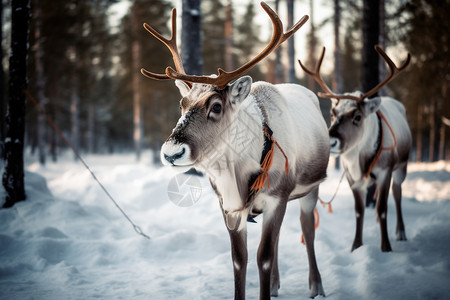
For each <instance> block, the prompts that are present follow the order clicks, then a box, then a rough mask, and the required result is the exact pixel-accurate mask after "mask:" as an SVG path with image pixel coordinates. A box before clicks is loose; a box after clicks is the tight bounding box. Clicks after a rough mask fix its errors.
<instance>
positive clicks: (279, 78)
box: [274, 0, 292, 83]
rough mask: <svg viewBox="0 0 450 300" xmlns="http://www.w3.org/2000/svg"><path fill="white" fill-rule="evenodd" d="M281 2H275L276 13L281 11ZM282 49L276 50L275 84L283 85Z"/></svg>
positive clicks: (276, 0)
mask: <svg viewBox="0 0 450 300" xmlns="http://www.w3.org/2000/svg"><path fill="white" fill-rule="evenodd" d="M279 6H280V0H275V11H276V12H277V13H278V12H279V11H280V9H279ZM291 38H292V37H291ZM281 49H282V48H281V47H278V48H277V49H276V50H275V80H276V81H275V82H274V83H281V82H283V81H284V80H283V79H284V76H283V64H282V63H281Z"/></svg>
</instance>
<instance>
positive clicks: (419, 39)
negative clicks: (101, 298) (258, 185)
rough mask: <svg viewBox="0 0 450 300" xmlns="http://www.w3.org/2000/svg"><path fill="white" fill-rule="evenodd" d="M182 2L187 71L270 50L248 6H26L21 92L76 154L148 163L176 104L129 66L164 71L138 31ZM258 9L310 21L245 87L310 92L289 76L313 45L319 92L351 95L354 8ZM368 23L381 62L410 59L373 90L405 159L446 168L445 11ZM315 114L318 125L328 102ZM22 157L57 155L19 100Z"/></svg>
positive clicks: (394, 10)
mask: <svg viewBox="0 0 450 300" xmlns="http://www.w3.org/2000/svg"><path fill="white" fill-rule="evenodd" d="M1 1H2V11H1V15H2V24H1V26H0V27H1V29H2V30H1V33H2V35H1V38H0V40H1V42H2V44H1V46H2V47H1V49H2V52H1V54H2V57H1V58H0V60H1V62H2V64H1V66H2V68H1V74H0V85H1V86H0V91H1V92H0V97H1V98H0V101H1V102H0V124H1V130H0V135H1V136H0V137H1V139H0V140H1V141H3V140H4V138H5V114H6V109H7V99H8V80H9V78H8V74H9V69H8V58H9V55H10V48H9V45H10V31H11V26H10V18H11V11H10V0H1ZM189 2H191V3H192V2H197V5H199V9H192V8H190V9H189V10H188V12H189V13H190V14H191V15H194V16H195V17H196V18H198V19H199V20H200V24H201V26H200V27H199V28H200V29H199V30H200V33H201V34H200V36H201V38H202V39H201V49H200V50H201V53H203V55H202V56H201V57H195V58H194V59H193V60H196V61H197V63H198V64H199V65H200V66H201V71H200V73H202V74H212V73H216V71H217V68H218V67H223V68H225V69H226V70H227V69H230V68H231V69H234V68H237V67H238V66H240V65H242V64H244V63H245V62H246V61H248V60H250V59H251V58H252V57H253V56H255V55H256V54H257V53H258V52H259V51H260V50H261V49H262V48H263V47H264V46H265V45H266V44H267V43H268V41H269V40H270V37H271V33H272V31H271V30H272V29H271V24H270V21H269V18H268V17H267V15H265V13H264V11H263V10H262V9H261V8H260V6H259V1H254V0H246V1H234V0H213V1H199V0H183V1H181V0H180V1H176V0H175V1H169V0H164V1H163V0H135V1H131V0H130V1H126V0H121V1H119V0H90V1H88V0H67V1H52V0H38V1H34V0H33V1H31V8H30V11H31V20H30V26H29V55H28V68H27V73H28V90H29V92H30V93H31V95H34V97H35V98H36V99H37V100H38V102H39V103H40V105H41V106H42V107H44V108H45V110H46V111H47V112H48V113H49V115H50V117H51V119H52V120H53V121H54V122H55V123H56V124H57V126H59V127H60V128H61V130H62V131H63V133H64V134H65V135H66V136H67V137H69V139H70V141H71V143H72V144H73V145H74V146H75V148H76V149H78V150H79V151H80V152H81V153H105V154H108V153H114V152H126V151H135V152H136V157H137V159H139V158H140V153H141V151H142V149H148V148H150V149H154V150H156V151H155V153H157V151H158V150H159V148H160V146H161V144H162V142H163V141H164V139H165V137H167V136H168V135H169V134H170V132H171V130H172V128H173V126H174V124H176V121H177V119H178V118H179V115H180V114H179V103H178V100H179V98H180V96H179V93H178V89H176V88H175V87H174V84H173V82H172V81H154V80H150V79H147V78H145V77H143V76H142V75H141V74H140V72H139V70H140V68H141V67H145V68H146V69H148V70H151V71H154V72H163V70H164V68H165V67H166V66H169V65H173V62H172V58H171V55H170V53H169V51H168V50H167V48H166V47H165V46H163V45H162V44H161V43H160V42H159V41H157V40H156V39H155V38H153V37H152V36H151V35H150V34H149V33H148V32H146V31H145V29H144V28H143V27H142V24H143V23H144V22H146V23H148V24H150V25H151V26H152V27H154V28H156V29H157V30H158V31H159V32H161V33H162V34H163V35H165V36H170V11H171V8H172V7H177V10H178V16H179V18H181V16H182V13H183V10H184V11H186V7H187V5H188V4H189ZM268 4H269V5H271V6H272V7H273V8H274V9H275V11H277V12H279V14H280V17H281V19H282V20H283V23H284V24H285V26H286V24H287V22H285V20H287V17H286V18H285V16H286V15H289V11H291V15H294V18H295V20H298V19H299V18H300V17H301V16H302V15H303V14H308V15H310V20H309V21H308V23H307V24H306V25H305V26H304V27H303V28H301V29H300V31H301V32H302V34H296V35H295V43H293V44H294V46H295V51H294V52H291V51H289V50H288V48H289V46H288V43H285V45H282V47H281V50H280V51H278V52H277V53H276V54H272V55H271V56H269V58H268V59H266V60H264V61H263V62H262V63H260V64H259V65H257V66H256V67H255V68H254V69H253V70H251V71H250V72H249V74H250V75H251V76H252V77H253V80H254V81H256V80H265V81H269V82H272V83H277V82H295V83H299V84H302V85H305V86H307V87H308V88H310V89H311V90H313V91H315V92H318V91H320V88H319V87H318V86H316V85H315V83H314V82H313V81H312V80H311V79H309V78H307V76H306V74H305V73H303V72H302V71H301V70H300V67H299V66H298V64H297V61H296V59H298V58H301V59H302V61H306V64H307V65H309V66H313V65H314V64H315V60H316V59H317V57H318V56H319V54H320V51H321V46H322V45H327V46H328V48H327V50H328V51H327V54H326V57H325V59H324V60H325V62H324V64H325V66H324V68H323V71H322V73H323V77H324V78H325V79H326V81H327V82H328V83H329V85H330V86H332V87H333V90H334V91H338V92H351V91H353V90H356V89H359V90H361V89H362V87H361V86H362V84H361V79H360V77H361V69H362V63H361V51H362V47H363V37H362V27H363V25H364V24H363V18H362V15H363V13H362V10H363V1H362V0H320V1H312V0H302V1H300V0H296V1H294V0H289V1H288V0H287V1H284V0H278V1H268ZM304 8H305V10H304ZM292 11H294V12H295V13H293V12H292ZM379 12H380V19H379V20H380V21H379V22H380V35H379V41H380V44H382V45H383V47H384V48H385V49H386V52H387V53H388V54H389V55H390V56H391V57H393V59H394V61H395V62H396V63H397V65H399V64H400V63H401V62H402V60H403V59H404V58H405V57H406V52H409V53H411V55H412V61H411V64H410V66H409V67H408V69H407V70H406V71H405V72H404V74H402V75H401V76H399V77H398V78H396V79H395V80H394V81H393V82H392V83H390V84H389V85H388V86H387V87H386V88H384V89H383V91H382V94H385V95H390V96H393V97H394V98H397V99H398V100H400V101H402V102H403V104H404V105H405V106H406V108H407V117H408V121H409V124H410V127H411V130H412V132H413V138H414V145H413V148H414V149H413V152H412V154H411V156H410V159H411V160H412V161H435V160H439V159H449V157H450V147H449V146H448V145H449V140H450V134H449V132H448V131H449V127H448V125H449V121H448V118H449V117H450V109H449V108H450V104H449V101H448V99H447V98H448V93H449V92H448V88H449V86H450V72H449V70H450V53H449V51H450V50H449V49H450V40H449V35H450V24H449V23H450V22H449V20H448V16H449V15H450V1H448V0H442V1H438V0H437V1H425V0H408V1H407V0H395V1H394V0H392V1H388V0H380V11H379ZM178 24H179V27H178V35H179V41H178V44H179V48H180V51H181V52H182V55H183V49H184V48H187V47H188V45H184V44H182V41H181V37H182V35H184V34H192V32H189V29H187V28H182V27H183V26H182V22H181V20H178ZM230 28H232V29H231V30H230ZM183 41H184V40H183ZM293 61H294V63H292V62H293ZM336 62H338V63H339V64H336ZM185 63H186V59H185ZM383 68H384V71H383ZM380 70H381V71H380V78H384V77H385V76H386V71H385V66H384V64H383V63H382V62H381V63H380ZM380 81H381V79H380ZM321 105H322V107H323V114H324V117H325V119H326V120H327V122H329V113H328V110H329V100H324V101H321ZM446 124H447V125H446ZM25 146H26V147H25V149H27V151H30V152H31V153H32V154H34V153H36V152H37V153H38V155H39V158H40V161H41V163H43V164H44V163H45V162H46V160H48V159H52V160H53V161H57V159H58V156H59V155H60V154H61V153H62V152H63V151H64V150H65V149H67V146H66V145H65V144H64V143H63V141H62V140H61V139H60V138H59V137H58V136H57V133H56V132H55V131H54V130H53V129H51V128H50V127H49V125H48V124H47V123H46V120H45V119H44V118H43V117H42V115H40V114H39V112H38V110H37V109H36V108H35V107H34V106H33V104H32V102H31V101H27V104H26V130H25ZM155 160H158V155H155Z"/></svg>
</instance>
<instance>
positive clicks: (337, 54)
mask: <svg viewBox="0 0 450 300" xmlns="http://www.w3.org/2000/svg"><path fill="white" fill-rule="evenodd" d="M340 23H341V9H340V7H339V0H334V20H333V25H334V48H333V54H334V72H333V81H332V83H331V86H332V89H333V91H334V92H336V93H340V92H341V91H342V83H341V82H342V80H341V46H340V41H339V39H340V33H339V27H340Z"/></svg>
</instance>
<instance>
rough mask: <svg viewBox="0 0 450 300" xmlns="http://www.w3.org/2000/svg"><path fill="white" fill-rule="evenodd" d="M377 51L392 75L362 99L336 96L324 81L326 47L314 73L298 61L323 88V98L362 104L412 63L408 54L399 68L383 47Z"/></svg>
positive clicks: (320, 94)
mask: <svg viewBox="0 0 450 300" xmlns="http://www.w3.org/2000/svg"><path fill="white" fill-rule="evenodd" d="M375 50H376V51H377V52H378V54H380V55H381V57H382V58H383V60H384V61H385V62H386V64H387V65H388V66H389V70H390V73H389V75H388V76H387V77H386V79H384V80H383V81H382V82H380V83H379V84H377V85H376V86H375V87H373V88H372V89H371V90H369V91H368V92H365V93H364V94H362V95H361V96H360V97H356V96H352V95H345V94H336V93H334V92H332V91H331V90H330V89H329V88H328V87H327V85H326V84H325V82H324V81H323V79H322V77H321V76H320V66H321V64H322V59H323V56H324V54H325V47H323V48H322V54H321V56H320V58H319V60H318V62H317V64H316V69H315V71H314V72H312V71H311V70H309V69H307V68H306V67H305V66H304V65H303V64H302V63H301V61H300V60H298V62H299V63H300V67H302V69H303V71H305V72H306V73H307V74H308V75H310V76H311V77H313V78H314V80H315V81H316V82H317V83H318V84H319V85H320V86H321V87H322V89H323V90H324V91H325V93H321V92H319V93H318V95H319V96H320V97H322V98H335V99H350V100H355V101H357V102H361V101H363V100H364V99H365V98H368V97H370V96H372V95H373V94H375V93H376V92H378V91H379V90H380V89H381V88H382V87H383V86H385V85H386V84H387V83H388V82H389V81H391V80H392V79H394V78H395V77H396V76H397V75H398V74H400V73H401V72H402V71H403V70H405V68H406V67H407V66H408V64H409V62H410V61H411V54H409V53H408V55H407V57H406V59H405V61H404V62H403V63H402V65H401V66H400V67H399V68H397V66H396V65H395V64H394V62H393V61H392V60H391V59H390V58H389V56H388V55H387V54H386V52H384V51H383V49H382V48H381V46H379V45H376V46H375Z"/></svg>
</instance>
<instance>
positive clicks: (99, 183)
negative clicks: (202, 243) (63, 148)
mask: <svg viewBox="0 0 450 300" xmlns="http://www.w3.org/2000/svg"><path fill="white" fill-rule="evenodd" d="M22 91H23V92H24V94H25V95H26V96H27V97H28V98H29V99H30V100H31V102H33V104H34V106H36V108H37V109H38V110H39V112H40V113H41V114H42V115H44V116H45V118H46V119H47V122H48V123H49V124H50V126H51V127H52V128H53V129H54V130H55V131H56V132H57V133H58V134H59V136H60V137H61V138H62V140H63V141H64V143H66V145H67V146H69V148H70V149H72V151H73V153H74V154H75V156H76V157H77V158H78V159H79V160H80V162H81V163H82V164H83V165H84V167H85V168H86V169H87V170H88V171H89V173H90V174H91V176H92V178H94V180H95V181H96V182H97V183H98V185H99V186H100V188H101V189H102V190H103V191H104V192H105V194H106V196H108V198H109V199H110V200H111V201H112V203H114V205H115V206H116V207H117V209H118V210H119V211H120V212H121V213H122V215H123V216H124V217H125V219H127V221H128V222H129V223H130V224H131V226H133V229H134V231H135V232H136V233H137V234H139V235H141V236H143V237H145V238H146V239H150V237H149V236H148V235H146V234H145V233H144V232H143V231H142V229H141V227H139V226H138V225H136V224H135V223H134V222H133V221H132V220H131V218H130V217H129V216H128V215H127V214H126V213H125V211H124V210H123V209H122V208H121V207H120V206H119V204H118V203H117V202H116V201H115V200H114V198H113V197H112V195H111V194H110V193H109V192H108V190H107V189H106V188H105V187H104V186H103V184H102V183H101V182H100V180H99V179H98V178H97V176H95V174H94V172H93V171H92V170H91V169H90V168H89V166H88V164H87V163H86V162H85V161H84V160H83V158H81V155H80V154H79V153H78V151H77V150H76V149H75V147H74V146H73V145H72V144H71V143H70V142H69V140H68V139H67V138H66V137H65V136H64V134H63V133H62V131H61V129H59V127H58V126H57V125H56V124H55V123H54V122H53V121H52V119H51V118H50V116H49V115H48V114H47V113H46V112H45V110H44V109H43V108H42V107H41V106H40V105H39V103H38V102H37V101H36V99H34V97H33V96H32V95H31V94H30V92H29V91H28V90H27V89H25V88H22Z"/></svg>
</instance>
